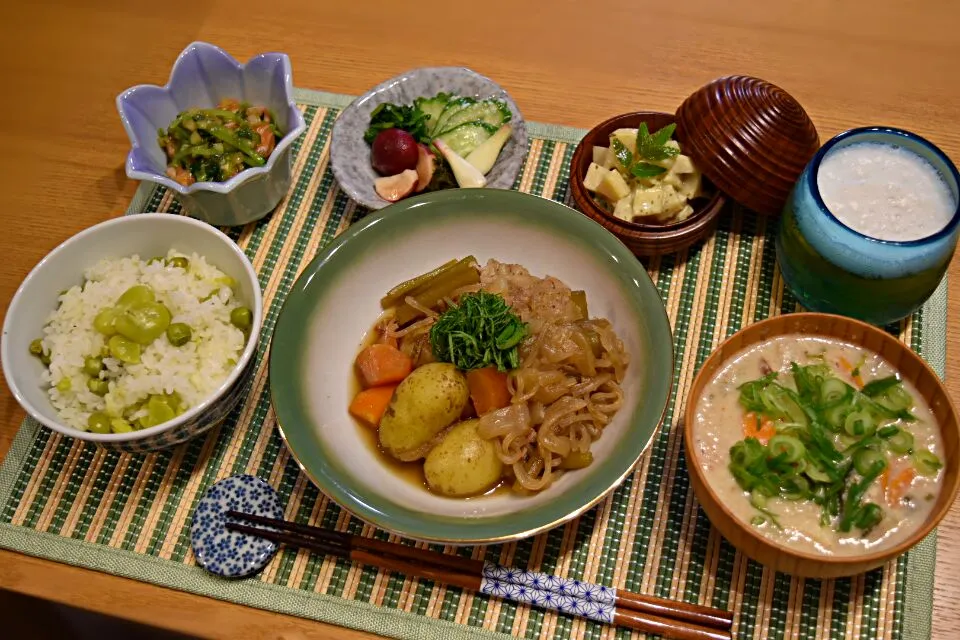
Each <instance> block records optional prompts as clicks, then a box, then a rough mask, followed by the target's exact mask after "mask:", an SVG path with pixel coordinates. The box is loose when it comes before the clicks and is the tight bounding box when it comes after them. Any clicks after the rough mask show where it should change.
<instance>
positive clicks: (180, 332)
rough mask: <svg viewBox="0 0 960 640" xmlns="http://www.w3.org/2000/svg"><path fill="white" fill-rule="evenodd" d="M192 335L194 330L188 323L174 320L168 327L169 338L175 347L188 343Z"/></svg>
mask: <svg viewBox="0 0 960 640" xmlns="http://www.w3.org/2000/svg"><path fill="white" fill-rule="evenodd" d="M191 337H193V331H192V330H191V329H190V325H188V324H185V323H183V322H174V323H173V324H171V325H170V326H169V327H167V340H169V341H170V344H172V345H173V346H175V347H182V346H183V345H185V344H187V343H188V342H190V338H191Z"/></svg>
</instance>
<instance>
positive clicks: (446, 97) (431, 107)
mask: <svg viewBox="0 0 960 640" xmlns="http://www.w3.org/2000/svg"><path fill="white" fill-rule="evenodd" d="M451 99H453V96H451V95H450V94H449V93H438V94H437V95H435V96H434V97H432V98H417V99H416V100H414V101H413V106H414V107H417V108H419V109H420V111H423V112H424V113H425V114H427V115H428V116H429V117H430V119H429V120H428V121H427V130H428V131H433V130H434V127H435V126H436V124H437V121H438V120H439V119H440V114H441V113H443V110H444V109H446V108H447V104H448V103H449V102H450V100H451Z"/></svg>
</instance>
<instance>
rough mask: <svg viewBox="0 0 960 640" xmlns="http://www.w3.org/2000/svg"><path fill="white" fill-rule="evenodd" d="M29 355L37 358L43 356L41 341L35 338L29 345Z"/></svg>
mask: <svg viewBox="0 0 960 640" xmlns="http://www.w3.org/2000/svg"><path fill="white" fill-rule="evenodd" d="M30 355H32V356H37V357H38V358H39V357H40V356H42V355H43V340H41V339H40V338H37V339H36V340H33V341H32V342H31V343H30Z"/></svg>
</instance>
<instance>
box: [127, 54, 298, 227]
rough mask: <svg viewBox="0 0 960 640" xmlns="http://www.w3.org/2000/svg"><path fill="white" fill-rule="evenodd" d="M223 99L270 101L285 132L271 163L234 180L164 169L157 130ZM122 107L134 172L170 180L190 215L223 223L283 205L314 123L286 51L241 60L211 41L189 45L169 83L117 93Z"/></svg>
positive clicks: (165, 181) (144, 177) (129, 166)
mask: <svg viewBox="0 0 960 640" xmlns="http://www.w3.org/2000/svg"><path fill="white" fill-rule="evenodd" d="M223 98H236V99H239V100H245V101H247V102H249V103H251V104H254V105H257V106H264V107H267V108H269V109H270V110H272V111H273V113H274V114H275V115H276V118H277V124H278V125H279V126H280V129H281V131H283V132H284V135H283V137H282V138H281V139H280V140H278V141H277V146H276V149H275V150H274V152H273V153H272V154H270V157H269V158H268V159H267V163H266V165H264V166H262V167H254V168H250V169H246V170H245V171H242V172H240V173H239V174H237V175H236V176H234V177H233V178H231V179H230V180H227V181H226V182H197V183H195V184H192V185H190V186H189V187H184V186H183V185H181V184H179V183H177V182H175V181H174V180H172V179H170V178H169V177H167V175H166V174H165V173H164V171H165V170H166V165H167V160H166V156H165V154H164V152H163V150H162V149H161V148H160V145H159V144H158V143H157V132H158V130H159V129H166V128H167V127H168V126H169V125H170V123H171V122H173V120H174V118H176V116H177V114H178V113H180V112H181V111H183V110H185V109H189V108H191V107H213V106H215V105H216V104H217V103H218V102H219V101H220V100H221V99H223ZM117 110H118V111H119V112H120V119H121V120H122V121H123V127H124V129H126V131H127V136H128V137H129V138H130V143H131V145H132V147H131V149H130V153H129V154H128V155H127V175H128V176H129V177H131V178H134V179H136V180H149V181H152V182H157V183H159V184H162V185H163V186H165V187H167V188H168V189H170V190H172V191H174V192H176V193H177V195H178V196H179V198H180V202H181V203H182V204H183V206H184V209H185V210H186V211H187V213H188V214H189V215H191V216H193V217H194V218H199V219H200V220H203V221H205V222H208V223H210V224H213V225H217V226H234V225H241V224H246V223H248V222H253V221H254V220H258V219H260V218H262V217H263V216H265V215H267V214H268V213H269V212H270V211H272V210H273V208H274V207H276V206H277V203H278V202H280V199H281V198H283V196H284V194H285V193H286V192H287V189H288V188H289V187H290V174H291V158H290V149H291V146H292V144H293V141H294V140H296V138H297V137H299V136H300V135H301V134H302V133H303V132H304V130H305V129H306V123H305V122H304V120H303V114H301V113H300V111H299V110H298V109H297V106H296V104H295V102H294V99H293V72H292V71H291V68H290V59H289V58H288V57H287V56H286V55H285V54H282V53H261V54H260V55H257V56H254V57H253V58H251V59H250V60H249V61H248V62H247V63H246V64H241V63H239V62H237V61H236V60H235V59H234V58H233V57H231V56H230V55H229V54H227V53H226V52H225V51H223V50H222V49H220V48H218V47H215V46H213V45H211V44H207V43H205V42H194V43H193V44H191V45H189V46H188V47H187V48H186V49H184V50H183V52H182V53H181V54H180V55H179V57H178V58H177V61H176V63H174V65H173V71H172V72H171V73H170V81H169V82H167V84H166V86H163V87H158V86H156V85H149V84H141V85H137V86H135V87H131V88H130V89H127V90H126V91H124V92H123V93H121V94H120V95H119V96H117Z"/></svg>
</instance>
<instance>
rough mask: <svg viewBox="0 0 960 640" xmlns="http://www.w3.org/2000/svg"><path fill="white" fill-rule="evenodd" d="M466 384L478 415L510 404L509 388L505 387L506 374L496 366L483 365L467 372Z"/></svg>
mask: <svg viewBox="0 0 960 640" xmlns="http://www.w3.org/2000/svg"><path fill="white" fill-rule="evenodd" d="M467 386H468V387H469V388H470V399H471V400H473V408H474V409H475V410H476V412H477V415H478V416H482V415H483V414H485V413H489V412H490V411H494V410H496V409H502V408H504V407H505V406H507V405H508V404H510V397H511V396H510V390H509V389H508V388H507V374H506V373H502V372H501V371H498V370H497V368H496V367H484V368H483V369H474V370H473V371H468V372H467Z"/></svg>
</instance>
